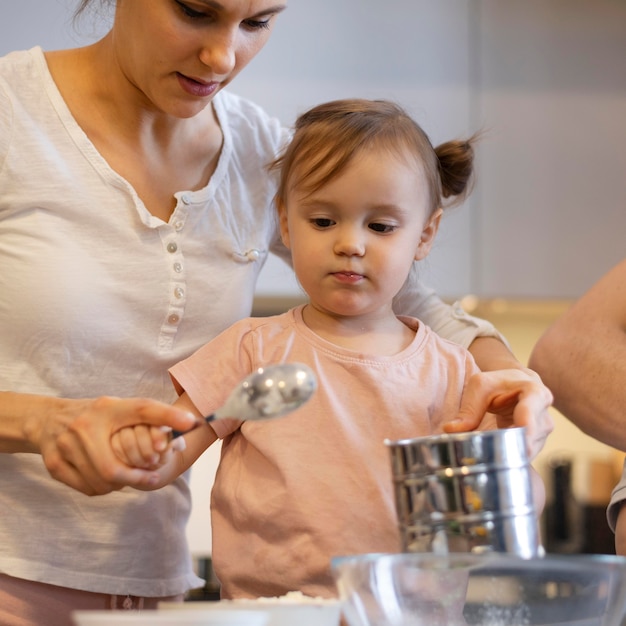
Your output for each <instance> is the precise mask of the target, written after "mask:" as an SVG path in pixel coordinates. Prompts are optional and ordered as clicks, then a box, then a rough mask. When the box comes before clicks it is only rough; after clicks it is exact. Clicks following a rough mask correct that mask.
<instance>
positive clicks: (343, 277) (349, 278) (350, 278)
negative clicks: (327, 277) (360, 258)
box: [332, 271, 364, 284]
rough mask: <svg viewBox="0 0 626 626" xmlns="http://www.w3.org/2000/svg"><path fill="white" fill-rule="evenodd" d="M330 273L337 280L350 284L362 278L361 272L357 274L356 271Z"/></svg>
mask: <svg viewBox="0 0 626 626" xmlns="http://www.w3.org/2000/svg"><path fill="white" fill-rule="evenodd" d="M332 275H333V276H334V277H335V278H336V279H337V280H338V281H340V282H342V283H350V284H354V283H358V282H359V281H360V280H362V279H363V278H364V276H363V274H358V273H357V272H349V271H342V272H333V274H332Z"/></svg>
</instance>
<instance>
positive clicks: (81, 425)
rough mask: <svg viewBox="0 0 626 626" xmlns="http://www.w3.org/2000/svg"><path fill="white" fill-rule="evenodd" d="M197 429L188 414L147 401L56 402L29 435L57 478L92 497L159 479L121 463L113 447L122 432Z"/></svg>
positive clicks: (35, 418) (33, 421)
mask: <svg viewBox="0 0 626 626" xmlns="http://www.w3.org/2000/svg"><path fill="white" fill-rule="evenodd" d="M40 408H43V407H40ZM195 423H196V417H195V416H194V415H192V414H190V413H189V412H187V411H185V410H182V409H180V408H175V407H173V406H171V405H169V404H165V403H162V402H157V401H156V400H150V399H144V398H113V397H102V398H97V399H85V400H55V401H54V402H49V403H48V405H47V411H45V412H37V413H34V412H31V413H30V417H29V419H28V420H27V422H26V424H27V426H26V428H25V434H26V437H27V439H28V442H29V444H30V446H29V447H30V450H31V451H38V452H40V454H41V455H42V457H43V461H44V463H45V465H46V467H47V469H48V471H49V472H50V474H51V475H52V476H53V477H54V478H56V479H57V480H59V481H61V482H63V483H65V484H66V485H69V486H70V487H73V488H74V489H77V490H78V491H81V492H83V493H85V494H87V495H102V494H106V493H109V492H111V491H115V490H118V489H121V488H122V487H124V486H126V485H128V486H132V487H145V486H149V485H150V484H152V483H154V482H155V481H156V480H157V479H158V475H157V474H156V473H155V472H153V471H152V470H150V469H142V468H136V467H135V468H133V467H129V466H128V465H126V464H124V463H123V462H122V461H120V460H119V459H118V458H117V456H116V454H115V452H114V450H113V447H112V443H111V442H112V437H113V435H114V434H115V433H116V432H118V431H119V430H121V429H122V428H124V427H127V426H135V425H137V424H146V425H151V426H168V427H170V428H172V429H174V430H180V431H186V430H189V429H190V428H192V427H193V426H194V425H195Z"/></svg>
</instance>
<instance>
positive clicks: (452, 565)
mask: <svg viewBox="0 0 626 626" xmlns="http://www.w3.org/2000/svg"><path fill="white" fill-rule="evenodd" d="M332 570H333V574H334V576H335V580H336V583H337V589H338V591H339V595H340V597H341V599H342V600H343V601H344V616H345V619H346V621H347V623H348V624H349V626H471V625H474V624H480V625H481V626H513V625H515V626H534V625H539V624H541V625H544V626H548V625H553V626H555V625H559V626H564V625H565V624H569V625H571V626H592V625H593V626H621V625H622V620H623V619H624V616H625V615H626V558H623V557H618V556H609V555H571V556H570V555H558V556H557V555H546V556H545V557H542V558H532V559H523V558H520V557H517V556H515V555H511V554H500V553H491V554H485V555H475V554H462V553H455V554H448V555H438V554H430V553H421V554H418V553H402V554H363V555H356V556H344V557H336V558H334V559H333V560H332Z"/></svg>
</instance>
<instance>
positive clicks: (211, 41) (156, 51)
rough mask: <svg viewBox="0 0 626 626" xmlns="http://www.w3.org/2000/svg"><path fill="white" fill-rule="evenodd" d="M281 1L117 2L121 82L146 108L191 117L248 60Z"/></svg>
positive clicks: (261, 43)
mask: <svg viewBox="0 0 626 626" xmlns="http://www.w3.org/2000/svg"><path fill="white" fill-rule="evenodd" d="M285 7H286V0H118V1H117V8H116V12H115V20H114V24H113V29H112V32H111V40H112V42H113V47H114V54H115V60H116V63H117V64H118V65H119V67H120V69H121V72H122V75H123V77H124V78H125V79H126V80H127V81H128V82H129V83H130V84H131V85H132V87H133V88H134V89H136V90H137V91H138V92H139V94H140V96H141V98H142V99H145V100H147V101H148V103H149V106H150V107H151V108H154V109H157V110H159V111H163V112H165V113H168V114H170V115H174V116H176V117H181V118H186V117H191V116H193V115H195V114H196V113H198V112H199V111H201V110H202V109H204V108H205V107H206V105H207V104H208V103H209V102H210V101H211V99H212V98H213V96H214V95H215V94H216V93H217V92H218V91H219V90H220V89H221V88H222V87H224V86H225V85H227V84H228V83H230V82H231V81H232V79H233V78H234V77H235V76H237V74H238V73H239V72H240V71H241V70H242V69H243V68H244V67H245V66H246V65H247V64H248V63H249V62H250V61H251V60H252V58H253V57H254V56H255V55H256V54H257V53H258V52H259V50H261V48H262V47H263V46H264V45H265V43H266V41H267V40H268V38H269V36H270V33H271V31H272V28H273V26H274V22H275V19H276V16H277V15H278V13H280V12H281V11H282V10H283V9H284V8H285Z"/></svg>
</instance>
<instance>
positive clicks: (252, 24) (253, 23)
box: [244, 19, 270, 30]
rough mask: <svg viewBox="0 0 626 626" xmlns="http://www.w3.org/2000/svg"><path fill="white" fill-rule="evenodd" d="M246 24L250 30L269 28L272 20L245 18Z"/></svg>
mask: <svg viewBox="0 0 626 626" xmlns="http://www.w3.org/2000/svg"><path fill="white" fill-rule="evenodd" d="M244 24H245V26H246V28H248V29H249V30H263V29H264V28H267V29H269V27H270V20H269V19H267V20H245V21H244Z"/></svg>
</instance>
